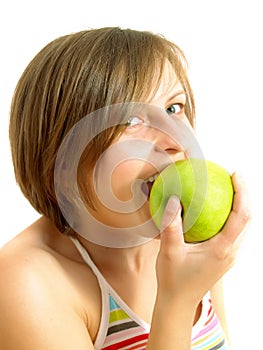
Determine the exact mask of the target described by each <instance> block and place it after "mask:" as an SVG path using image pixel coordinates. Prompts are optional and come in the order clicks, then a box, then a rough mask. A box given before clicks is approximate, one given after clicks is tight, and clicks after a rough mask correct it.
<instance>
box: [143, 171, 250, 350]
mask: <svg viewBox="0 0 263 350" xmlns="http://www.w3.org/2000/svg"><path fill="white" fill-rule="evenodd" d="M233 184H234V188H235V197H234V204H233V210H232V212H231V213H230V216H229V219H228V221H227V223H226V225H225V226H224V228H223V230H222V231H221V232H220V233H219V234H218V235H216V236H215V237H213V238H212V239H210V240H208V241H206V242H203V243H198V244H186V243H185V242H184V239H183V234H182V223H181V214H180V208H179V209H178V206H179V203H178V201H176V200H175V199H174V198H172V199H171V200H170V201H169V202H168V205H167V207H166V212H165V215H164V218H163V220H164V221H165V223H168V222H170V224H169V225H168V226H167V228H165V230H164V231H163V232H162V233H161V248H160V252H159V255H158V259H157V266H156V272H157V279H158V292H157V298H156V303H155V309H154V314H153V319H152V328H151V332H150V336H149V343H148V346H147V350H155V349H156V350H157V349H160V348H162V349H166V350H176V349H178V350H190V348H191V331H192V326H193V320H194V315H195V312H196V309H197V306H198V304H199V302H200V301H201V300H202V298H203V296H204V295H205V294H206V293H207V291H209V290H210V289H212V287H213V286H214V285H215V284H216V283H217V282H218V281H219V280H220V279H221V278H222V276H223V275H224V274H225V272H226V271H228V270H229V269H230V268H231V266H232V265H233V263H234V261H235V256H236V254H237V251H238V248H239V243H240V237H241V233H242V232H243V231H244V229H245V227H246V226H247V223H248V221H249V219H250V213H249V208H248V197H247V191H246V187H245V184H244V183H243V181H242V180H240V179H239V178H238V177H237V176H236V175H234V176H233ZM176 211H177V213H176V216H175V217H174V218H173V219H172V217H173V216H174V213H175V212H176ZM165 226H166V225H163V227H165ZM214 296H215V289H214ZM217 307H218V306H217Z"/></svg>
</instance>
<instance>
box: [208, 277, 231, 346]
mask: <svg viewBox="0 0 263 350" xmlns="http://www.w3.org/2000/svg"><path fill="white" fill-rule="evenodd" d="M211 300H212V304H213V307H214V310H215V312H216V314H217V317H218V319H219V321H220V323H221V326H222V328H223V330H224V333H225V335H226V339H227V341H228V344H229V345H230V339H229V333H228V328H227V318H226V313H225V304H224V290H223V280H222V279H221V280H219V281H218V282H217V283H216V284H215V285H214V286H213V287H212V288H211Z"/></svg>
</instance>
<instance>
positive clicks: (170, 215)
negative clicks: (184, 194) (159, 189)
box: [160, 196, 181, 232]
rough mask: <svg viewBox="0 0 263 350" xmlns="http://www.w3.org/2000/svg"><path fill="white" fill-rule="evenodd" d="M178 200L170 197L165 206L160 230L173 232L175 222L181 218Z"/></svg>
mask: <svg viewBox="0 0 263 350" xmlns="http://www.w3.org/2000/svg"><path fill="white" fill-rule="evenodd" d="M180 206H181V205H180V200H179V198H178V197H176V196H171V197H170V198H169V199H168V202H167V204H166V207H165V210H164V214H163V218H162V222H161V227H160V230H161V232H163V231H164V230H166V231H167V232H168V231H170V230H171V231H173V228H174V226H177V224H178V223H177V221H178V220H179V217H181V210H180Z"/></svg>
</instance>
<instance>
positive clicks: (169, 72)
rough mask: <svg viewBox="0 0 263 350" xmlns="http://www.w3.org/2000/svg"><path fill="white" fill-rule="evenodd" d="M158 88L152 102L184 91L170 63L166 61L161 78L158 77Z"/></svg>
mask: <svg viewBox="0 0 263 350" xmlns="http://www.w3.org/2000/svg"><path fill="white" fill-rule="evenodd" d="M156 80H157V82H158V81H159V82H158V86H157V88H156V89H155V92H154V94H153V95H152V96H151V101H155V100H159V99H161V98H163V97H164V96H167V95H170V94H173V93H174V92H176V91H179V90H183V86H182V84H181V83H180V81H179V79H178V77H177V75H176V72H175V70H174V68H173V66H172V65H171V63H170V62H169V61H166V63H165V65H164V69H163V72H162V76H161V77H156Z"/></svg>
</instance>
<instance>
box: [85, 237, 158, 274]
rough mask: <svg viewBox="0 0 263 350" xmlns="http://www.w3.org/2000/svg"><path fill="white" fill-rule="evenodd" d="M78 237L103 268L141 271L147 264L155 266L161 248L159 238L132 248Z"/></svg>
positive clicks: (95, 261)
mask: <svg viewBox="0 0 263 350" xmlns="http://www.w3.org/2000/svg"><path fill="white" fill-rule="evenodd" d="M78 239H79V241H80V242H81V244H82V245H83V246H84V247H85V249H86V250H87V251H88V253H89V255H90V257H91V259H92V260H93V261H94V263H95V264H96V265H97V267H98V268H99V269H103V270H104V269H107V270H114V271H117V270H118V271H120V270H123V271H134V272H136V271H137V272H140V271H141V270H143V269H145V267H146V266H155V261H156V258H157V254H158V252H159V248H160V241H159V239H158V238H155V239H152V240H150V241H149V242H147V243H145V244H142V245H139V246H136V247H130V248H109V247H104V246H101V245H97V244H94V243H92V242H89V241H87V240H86V239H84V238H82V237H80V236H78ZM153 263H154V265H153Z"/></svg>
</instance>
